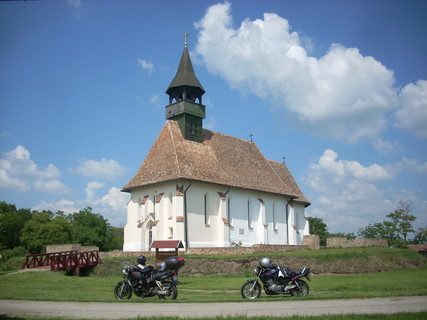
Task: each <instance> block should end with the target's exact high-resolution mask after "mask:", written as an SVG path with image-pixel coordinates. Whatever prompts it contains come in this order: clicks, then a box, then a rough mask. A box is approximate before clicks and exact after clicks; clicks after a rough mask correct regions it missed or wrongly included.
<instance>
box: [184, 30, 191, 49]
mask: <svg viewBox="0 0 427 320" xmlns="http://www.w3.org/2000/svg"><path fill="white" fill-rule="evenodd" d="M189 35H190V34H189V33H188V32H187V31H185V32H184V35H183V37H184V47H187V37H188V36H189Z"/></svg>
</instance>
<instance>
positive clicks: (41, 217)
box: [21, 211, 72, 253]
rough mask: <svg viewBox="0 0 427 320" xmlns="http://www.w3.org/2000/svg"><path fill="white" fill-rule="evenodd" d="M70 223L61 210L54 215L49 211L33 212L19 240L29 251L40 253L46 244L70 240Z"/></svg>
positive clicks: (68, 241) (62, 242)
mask: <svg viewBox="0 0 427 320" xmlns="http://www.w3.org/2000/svg"><path fill="white" fill-rule="evenodd" d="M71 231H72V229H71V223H70V222H69V221H68V220H67V219H66V218H65V217H64V216H63V214H62V212H59V213H58V214H57V215H54V214H53V213H52V212H51V211H42V212H38V213H35V214H33V217H32V218H31V220H30V221H28V222H27V223H26V224H25V226H24V228H23V230H22V236H21V242H22V244H23V246H24V247H25V248H27V249H28V251H29V252H30V253H42V252H44V251H45V249H46V245H50V244H64V243H70V242H71V239H72V238H71Z"/></svg>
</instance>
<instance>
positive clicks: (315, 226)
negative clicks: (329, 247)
mask: <svg viewBox="0 0 427 320" xmlns="http://www.w3.org/2000/svg"><path fill="white" fill-rule="evenodd" d="M307 220H308V224H309V232H310V234H316V235H318V236H319V240H320V245H321V246H326V238H327V237H328V226H327V225H326V223H325V222H324V221H323V219H322V218H316V217H308V218H307Z"/></svg>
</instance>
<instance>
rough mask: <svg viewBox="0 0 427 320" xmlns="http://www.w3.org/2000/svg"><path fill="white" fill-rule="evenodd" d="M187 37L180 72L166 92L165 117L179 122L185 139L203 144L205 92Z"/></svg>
mask: <svg viewBox="0 0 427 320" xmlns="http://www.w3.org/2000/svg"><path fill="white" fill-rule="evenodd" d="M187 36H188V33H185V34H184V38H185V42H184V51H183V53H182V56H181V61H180V62H179V67H178V71H177V72H176V75H175V77H174V78H173V80H172V82H171V84H170V85H169V87H168V89H167V90H166V94H167V95H169V105H168V106H166V108H165V116H166V119H168V120H175V121H176V122H178V125H179V128H180V129H181V132H182V135H183V136H184V138H185V139H187V140H192V141H196V142H202V139H203V137H202V129H203V119H204V118H205V116H206V111H205V109H206V107H205V106H204V105H203V104H202V95H203V94H204V93H205V90H204V89H203V87H202V85H201V84H200V82H199V80H198V79H197V77H196V74H195V73H194V69H193V65H192V63H191V59H190V54H189V53H188V49H187Z"/></svg>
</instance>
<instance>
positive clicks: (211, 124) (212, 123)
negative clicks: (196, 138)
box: [203, 116, 216, 130]
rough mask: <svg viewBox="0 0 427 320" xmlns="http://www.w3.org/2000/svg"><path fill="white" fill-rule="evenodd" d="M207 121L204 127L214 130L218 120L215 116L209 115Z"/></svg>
mask: <svg viewBox="0 0 427 320" xmlns="http://www.w3.org/2000/svg"><path fill="white" fill-rule="evenodd" d="M206 120H207V121H206V122H205V123H204V124H203V127H204V128H206V129H208V130H213V129H214V128H215V125H216V120H215V118H214V117H212V116H210V117H208V119H206Z"/></svg>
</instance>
